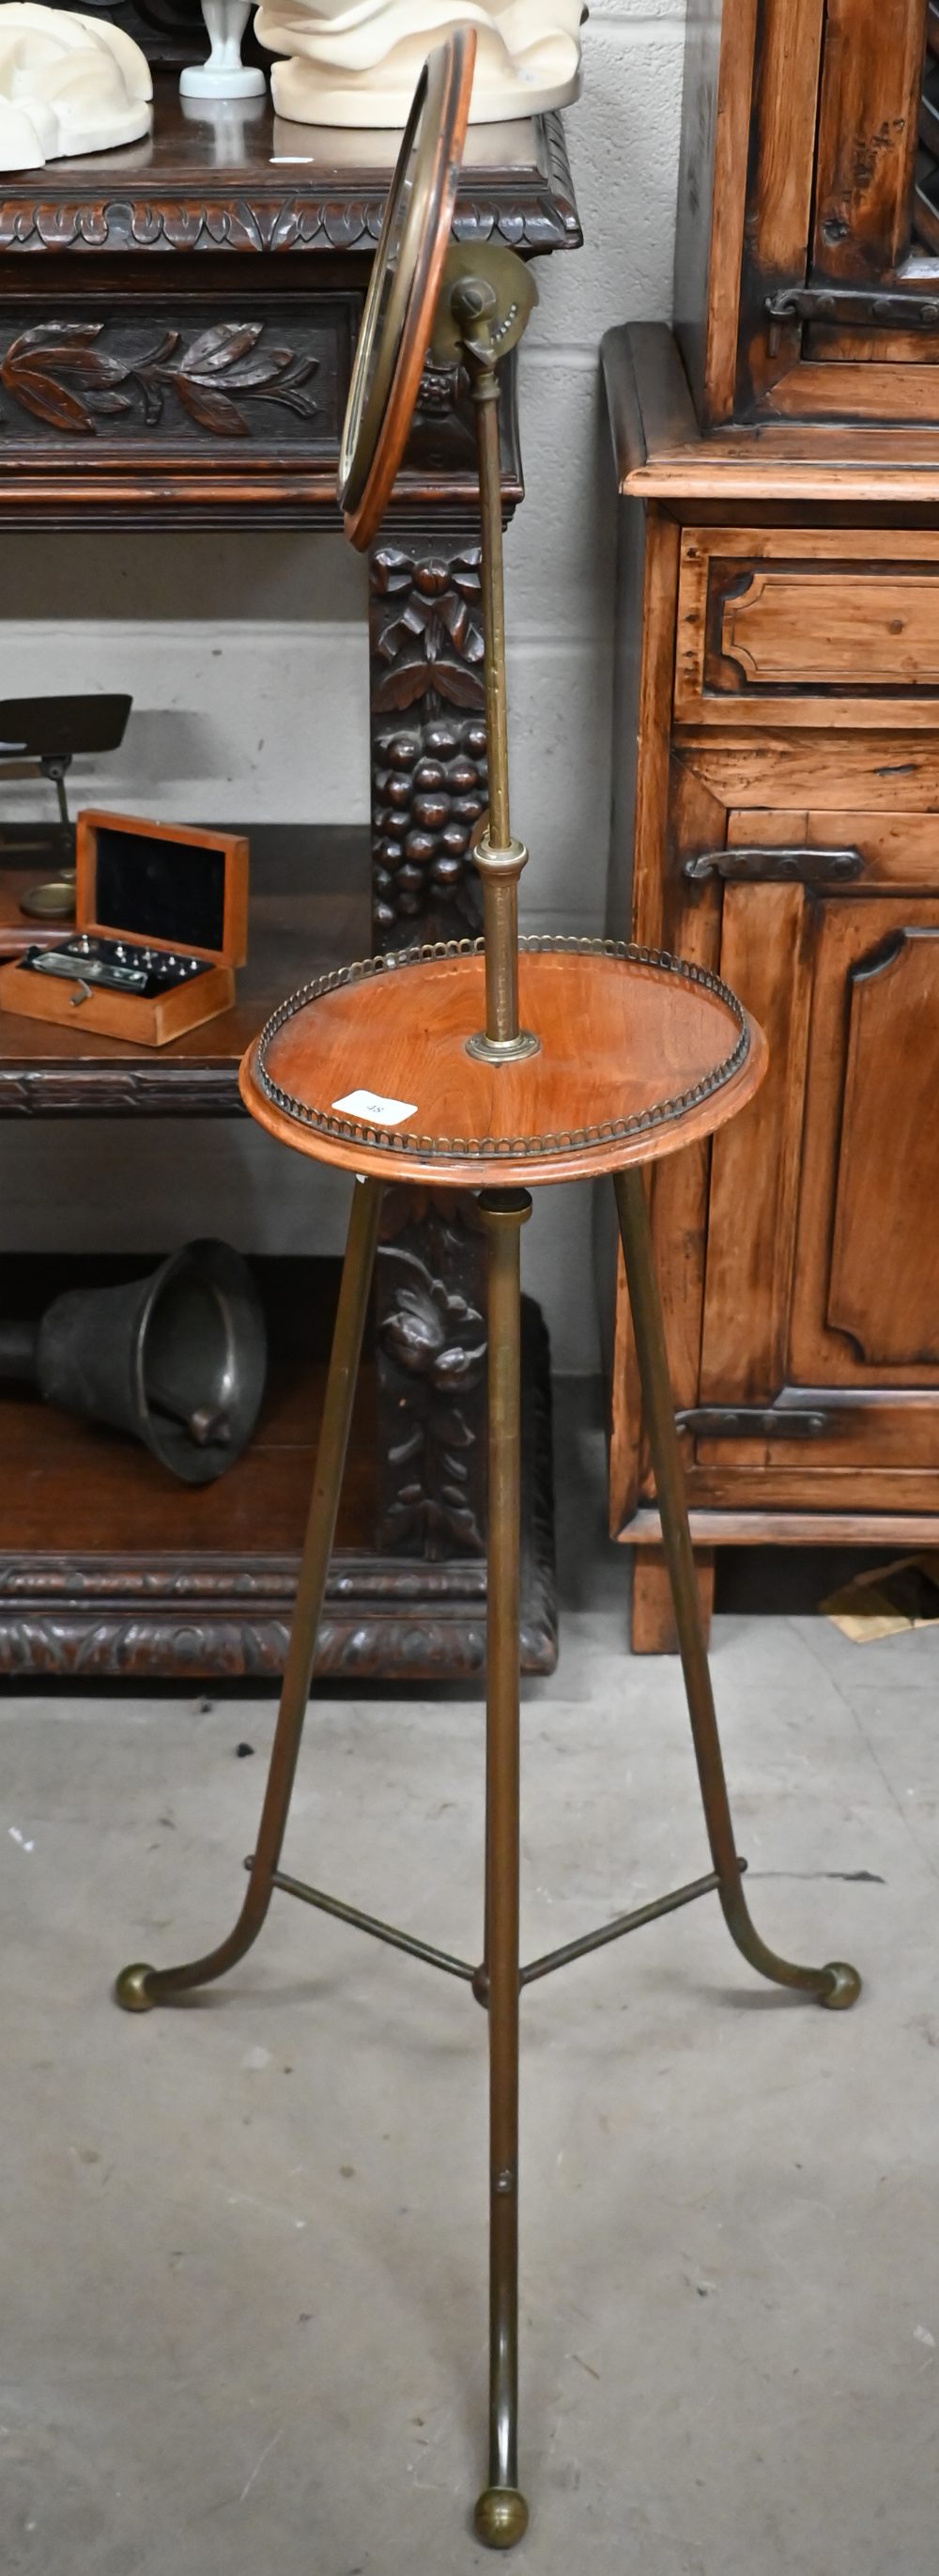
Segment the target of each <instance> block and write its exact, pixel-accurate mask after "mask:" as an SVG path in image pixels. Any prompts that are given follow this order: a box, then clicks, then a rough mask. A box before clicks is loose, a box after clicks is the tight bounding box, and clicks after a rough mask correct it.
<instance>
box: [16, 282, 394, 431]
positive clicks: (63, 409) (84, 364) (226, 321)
mask: <svg viewBox="0 0 939 2576" xmlns="http://www.w3.org/2000/svg"><path fill="white" fill-rule="evenodd" d="M357 309H358V299H357V298H353V297H352V296H350V295H335V296H333V297H319V296H318V297H317V298H316V300H315V302H314V301H313V299H312V298H311V299H310V300H309V301H301V300H300V299H297V298H293V297H291V298H290V299H285V300H284V302H283V304H282V306H281V307H278V305H277V304H276V302H274V300H273V299H271V300H270V301H269V302H267V303H266V304H265V308H264V313H263V316H261V315H258V313H257V312H256V310H255V308H254V306H253V304H252V301H251V299H250V298H249V297H247V296H246V297H244V298H243V300H242V301H241V303H239V304H235V305H231V304H227V303H226V304H225V305H223V306H221V307H220V306H219V304H218V303H217V302H215V303H211V304H210V303H208V302H206V303H205V304H204V305H203V306H200V305H199V304H198V303H192V304H190V303H189V302H188V301H187V305H186V309H185V312H184V313H183V312H181V311H180V309H179V306H178V305H174V304H173V303H171V302H170V303H164V302H163V301H162V299H161V300H160V301H154V300H153V299H152V298H149V297H148V298H143V297H140V298H138V299H136V300H134V299H128V298H124V297H121V298H120V299H118V300H116V301H115V303H114V304H113V305H112V306H111V307H110V309H109V310H108V311H107V313H106V314H104V315H102V313H101V308H100V306H98V307H96V308H92V307H91V306H90V305H89V304H88V303H87V302H86V301H82V302H79V301H78V300H77V299H76V300H75V301H74V302H73V301H72V300H71V299H64V298H63V299H62V310H61V312H55V313H52V314H50V313H49V309H48V306H43V305H41V304H39V303H37V304H36V305H34V306H33V307H32V309H31V308H30V306H29V305H26V306H23V305H22V304H20V303H17V305H16V307H15V308H13V309H11V308H10V307H8V308H7V310H6V312H5V313H0V463H2V459H3V456H4V454H5V453H8V452H10V451H11V450H13V449H14V448H15V449H16V450H18V451H22V450H23V449H24V448H26V447H33V448H41V449H43V450H46V451H47V450H48V449H49V448H51V447H52V446H60V447H66V448H70V449H74V448H76V447H77V446H79V445H89V446H90V445H91V444H92V443H94V445H95V447H96V448H98V449H101V448H104V449H120V450H124V449H126V448H127V447H128V446H129V445H131V444H139V445H140V446H141V447H143V446H149V447H152V446H153V444H154V441H155V440H156V439H158V441H159V448H160V452H161V454H165V453H166V452H167V451H168V450H170V449H172V450H178V449H180V448H186V449H195V450H199V451H205V450H209V451H211V449H212V448H213V447H218V446H219V445H221V444H223V445H224V446H225V447H226V448H227V447H228V445H229V442H233V441H236V440H237V441H240V442H243V443H247V442H251V443H253V444H255V445H257V446H258V447H260V448H263V449H265V450H270V449H272V448H282V447H285V446H286V447H290V446H297V445H300V446H302V447H303V448H305V449H310V448H313V449H319V450H321V451H322V450H324V449H325V450H328V451H330V452H333V451H334V450H335V448H336V445H337V442H338V437H339V430H340V425H341V413H342V404H343V401H344V391H345V385H346V383H347V380H348V369H349V362H350V355H351V347H352V335H353V328H354V320H355V315H356V312H357Z"/></svg>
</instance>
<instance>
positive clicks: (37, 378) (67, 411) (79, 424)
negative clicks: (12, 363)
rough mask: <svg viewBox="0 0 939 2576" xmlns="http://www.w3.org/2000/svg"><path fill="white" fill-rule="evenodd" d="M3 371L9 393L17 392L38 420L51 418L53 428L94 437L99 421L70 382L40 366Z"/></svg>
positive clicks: (23, 404) (19, 401)
mask: <svg viewBox="0 0 939 2576" xmlns="http://www.w3.org/2000/svg"><path fill="white" fill-rule="evenodd" d="M0 373H2V376H3V382H4V384H5V385H6V387H7V391H8V393H11V394H13V395H14V396H15V399H16V401H17V402H18V403H21V404H22V407H23V410H24V411H30V412H32V413H33V414H34V416H35V418H36V419H37V420H44V421H47V422H48V424H49V426H50V428H51V429H70V430H76V431H78V432H79V434H80V435H83V436H84V437H86V438H88V437H90V438H93V437H94V428H95V425H94V421H93V420H92V418H91V414H90V412H87V411H86V410H85V406H84V404H83V403H80V402H79V400H78V396H77V394H72V393H70V392H69V390H68V386H67V385H57V384H56V382H55V379H54V377H53V376H45V375H43V374H42V372H41V370H40V369H39V368H38V367H36V368H32V367H24V366H20V367H17V368H15V369H11V370H10V372H9V374H8V372H7V369H6V367H3V369H2V370H0Z"/></svg>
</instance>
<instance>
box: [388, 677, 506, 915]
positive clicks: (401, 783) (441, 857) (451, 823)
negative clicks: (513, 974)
mask: <svg viewBox="0 0 939 2576" xmlns="http://www.w3.org/2000/svg"><path fill="white" fill-rule="evenodd" d="M375 749H376V768H375V895H376V919H377V922H378V925H379V929H380V930H382V931H392V930H394V928H395V927H396V925H397V924H398V923H399V922H401V921H409V920H412V919H414V918H415V917H416V916H417V915H420V918H421V924H422V928H424V927H425V925H427V928H426V931H425V935H430V936H432V935H433V932H432V929H431V928H430V927H429V923H428V916H430V915H432V914H434V913H435V912H437V911H439V910H444V911H446V912H447V913H448V914H449V915H450V917H451V926H452V915H453V913H454V912H456V913H457V914H458V915H459V917H460V919H461V920H462V921H464V922H465V923H466V924H467V926H468V927H469V928H470V929H472V930H476V929H477V928H478V925H479V915H480V905H479V895H478V879H477V878H476V875H475V872H474V871H473V868H472V865H471V861H470V848H471V843H472V840H473V836H474V834H475V831H476V828H477V825H478V823H479V821H480V818H481V816H482V815H483V813H484V812H485V808H486V796H487V788H486V728H485V725H484V724H483V723H482V722H481V720H480V718H479V717H478V716H476V717H464V718H456V719H453V720H451V721H449V722H442V723H438V724H425V725H422V726H421V728H420V731H419V732H418V731H416V730H415V731H414V732H413V733H391V734H383V735H380V736H379V739H378V741H377V743H376V746H375Z"/></svg>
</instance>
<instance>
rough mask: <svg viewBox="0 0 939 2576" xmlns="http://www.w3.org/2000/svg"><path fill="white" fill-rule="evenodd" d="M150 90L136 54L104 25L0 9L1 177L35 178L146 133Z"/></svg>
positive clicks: (52, 13)
mask: <svg viewBox="0 0 939 2576" xmlns="http://www.w3.org/2000/svg"><path fill="white" fill-rule="evenodd" d="M152 96H153V84H152V81H151V78H150V65H149V63H148V61H147V58H146V55H145V54H143V53H141V50H140V46H139V45H135V43H134V40H133V37H132V36H125V34H124V32H123V29H122V28H120V27H112V26H111V24H110V21H109V20H108V19H102V18H85V17H82V16H81V14H80V12H79V11H78V10H73V9H42V8H39V7H38V6H34V5H33V0H7V5H6V6H5V7H0V170H41V169H42V168H43V166H44V164H45V162H47V161H56V160H60V159H63V158H65V156H66V155H68V154H69V153H75V152H108V151H110V150H111V149H112V147H113V146H115V145H117V144H119V143H136V142H137V141H138V140H139V137H140V136H141V135H142V134H149V131H150V100H151V98H152Z"/></svg>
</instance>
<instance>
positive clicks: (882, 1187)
mask: <svg viewBox="0 0 939 2576" xmlns="http://www.w3.org/2000/svg"><path fill="white" fill-rule="evenodd" d="M849 988H850V1000H849V1017H848V1060H847V1069H846V1073H845V1085H844V1108H843V1114H842V1120H841V1135H840V1141H839V1150H838V1171H837V1189H836V1198H835V1224H834V1235H833V1239H832V1247H831V1271H830V1276H829V1290H828V1321H829V1324H830V1325H831V1326H832V1327H833V1329H834V1330H835V1331H837V1332H841V1333H847V1334H849V1335H850V1337H851V1339H852V1341H854V1342H855V1343H856V1345H857V1349H858V1352H859V1354H860V1357H861V1358H862V1359H863V1360H865V1361H866V1362H867V1364H868V1366H869V1367H885V1368H895V1367H897V1366H901V1367H902V1366H905V1367H909V1366H910V1364H911V1363H914V1364H915V1363H916V1362H917V1361H920V1360H921V1361H923V1363H924V1364H925V1365H927V1366H932V1367H939V1226H937V1224H936V1211H937V1209H939V1120H937V1117H936V1102H937V1099H939V920H937V923H936V925H935V927H934V928H931V929H930V928H926V927H925V926H923V925H920V926H919V927H917V928H916V929H911V928H907V927H904V928H903V929H900V930H897V931H895V932H894V933H893V934H892V935H890V937H889V938H888V941H887V944H886V946H883V947H881V948H879V949H875V951H874V953H873V955H872V956H871V955H868V956H867V957H865V958H863V959H862V960H861V961H860V963H859V964H858V965H856V966H853V967H852V968H851V972H850V977H849ZM874 1228H876V1235H877V1240H878V1242H879V1244H880V1246H881V1247H882V1257H881V1258H880V1259H878V1258H876V1257H874V1243H873V1240H872V1233H873V1229H874Z"/></svg>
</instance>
